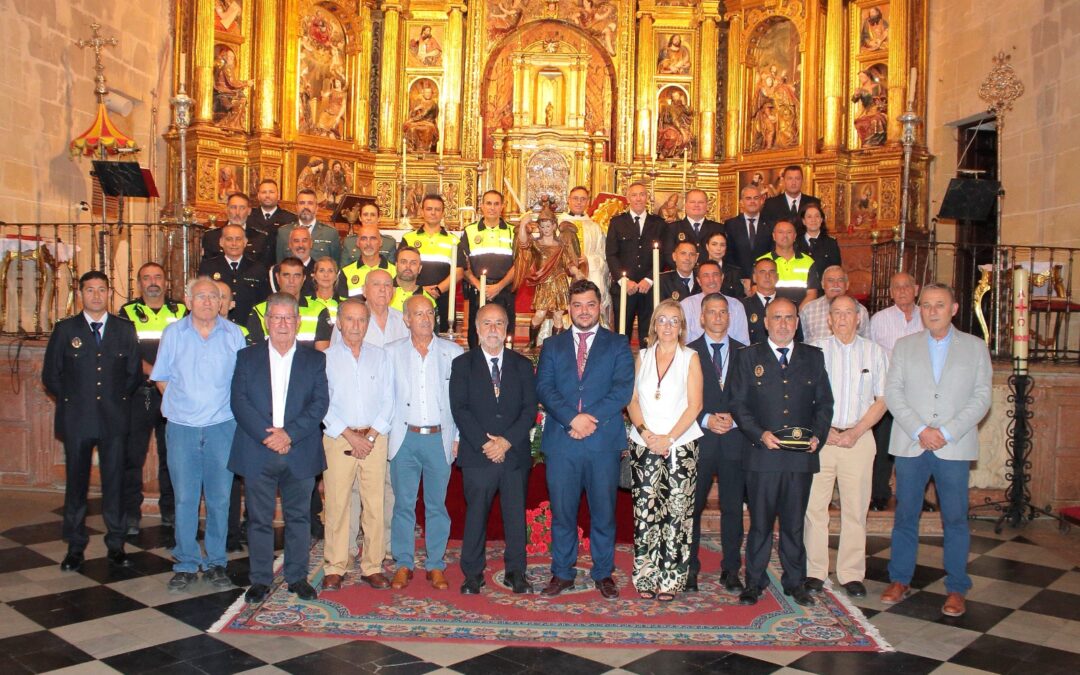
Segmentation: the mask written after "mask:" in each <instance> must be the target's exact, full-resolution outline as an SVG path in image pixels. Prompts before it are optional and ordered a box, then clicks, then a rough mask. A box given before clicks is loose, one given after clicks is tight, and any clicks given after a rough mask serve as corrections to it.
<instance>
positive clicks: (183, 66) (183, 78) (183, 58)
mask: <svg viewBox="0 0 1080 675" xmlns="http://www.w3.org/2000/svg"><path fill="white" fill-rule="evenodd" d="M185 71H187V52H180V91H184V85H185V84H186V83H187V77H186V76H185Z"/></svg>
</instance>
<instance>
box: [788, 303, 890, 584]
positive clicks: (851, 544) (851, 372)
mask: <svg viewBox="0 0 1080 675" xmlns="http://www.w3.org/2000/svg"><path fill="white" fill-rule="evenodd" d="M826 292H828V284H826ZM860 307H862V306H861V305H860V304H859V303H858V302H857V301H856V300H855V299H854V298H852V297H850V296H847V295H841V296H837V297H836V298H834V299H833V300H832V303H831V306H830V309H829V328H830V329H831V331H832V334H831V335H829V336H828V337H825V338H822V339H820V340H818V341H817V342H813V343H811V344H813V346H815V347H817V348H819V349H821V351H822V353H823V354H824V355H825V370H826V372H828V373H829V385H830V386H831V387H832V394H833V416H832V426H831V427H830V429H829V436H828V438H827V439H826V441H825V443H824V444H823V445H822V447H821V452H820V461H821V468H820V470H819V471H818V472H817V473H816V474H814V478H813V481H812V482H811V484H810V499H809V501H808V502H807V508H806V525H805V527H804V531H803V537H804V542H805V544H806V589H807V590H808V591H810V592H811V593H820V592H822V591H823V590H824V588H825V579H826V578H827V577H828V575H829V503H830V502H831V501H832V494H833V488H834V487H835V486H836V485H837V484H839V487H840V518H841V520H840V548H839V551H838V553H837V556H836V579H837V581H839V582H840V585H841V586H843V587H844V590H845V591H847V593H848V595H851V596H852V597H856V598H861V597H864V596H865V595H866V587H865V586H863V583H862V581H863V577H865V576H866V507H867V506H868V505H869V503H870V479H871V475H872V471H873V466H874V453H875V450H874V435H873V433H871V432H870V430H871V428H872V427H873V426H874V425H875V424H876V423H877V421H878V420H880V419H881V415H882V414H883V413H884V412H885V377H886V375H887V374H888V370H889V357H888V355H887V354H886V353H885V350H884V349H882V348H881V346H880V345H878V344H877V343H875V342H872V341H870V340H868V339H866V338H864V337H862V336H860V335H857V334H856V331H857V329H858V326H859V321H860V319H859V316H860V314H859V311H858V310H859V308H860Z"/></svg>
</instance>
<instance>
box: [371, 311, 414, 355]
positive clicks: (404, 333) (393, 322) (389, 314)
mask: <svg viewBox="0 0 1080 675" xmlns="http://www.w3.org/2000/svg"><path fill="white" fill-rule="evenodd" d="M407 337H409V329H408V327H407V326H406V325H405V319H404V318H403V317H402V315H401V312H399V311H398V310H396V309H394V308H393V307H388V308H387V309H386V328H379V322H378V321H376V320H375V315H374V314H371V315H370V317H369V318H368V326H367V334H366V335H364V344H365V345H374V346H376V347H383V346H385V345H387V344H390V343H391V342H393V341H394V340H400V339H401V338H407Z"/></svg>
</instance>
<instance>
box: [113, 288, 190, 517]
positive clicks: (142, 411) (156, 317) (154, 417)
mask: <svg viewBox="0 0 1080 675" xmlns="http://www.w3.org/2000/svg"><path fill="white" fill-rule="evenodd" d="M187 313H188V311H187V307H185V306H184V304H183V303H182V302H176V301H175V300H168V299H167V300H165V304H163V305H162V306H161V307H159V308H158V309H153V308H152V307H150V306H149V305H147V304H146V302H145V300H143V298H138V299H136V300H132V301H131V302H129V303H127V304H125V305H124V306H123V307H121V308H120V315H121V316H123V317H124V318H125V319H127V320H128V321H130V322H131V323H133V324H134V325H135V335H136V336H137V337H138V340H139V357H140V358H141V359H142V361H143V362H144V363H147V364H150V366H153V365H154V362H155V361H156V360H157V350H158V344H159V343H160V342H161V333H162V332H163V331H164V330H165V328H167V327H168V326H169V325H171V324H173V323H175V322H177V321H179V320H180V319H182V318H184V316H185V315H186V314H187ZM144 370H145V369H144ZM144 370H141V371H140V373H141V375H140V378H139V380H140V381H139V387H138V389H136V390H135V393H134V394H132V397H131V430H130V431H129V432H128V439H127V448H126V452H125V454H124V512H125V513H126V514H127V527H128V534H129V535H135V534H138V533H139V519H140V516H141V513H142V503H143V480H142V473H143V466H144V465H145V464H146V454H147V451H148V450H149V449H150V434H151V433H153V434H154V437H155V438H156V439H157V455H158V473H157V478H158V490H159V494H160V496H159V498H158V509H159V511H160V513H161V523H162V524H163V525H170V526H171V525H172V523H173V515H174V514H175V511H176V508H175V507H176V503H175V501H174V499H173V489H172V481H170V480H169V465H168V456H169V455H168V449H167V447H166V445H165V418H164V417H162V415H161V392H159V391H158V389H157V387H156V386H155V385H154V383H153V382H151V381H150V379H149V378H148V377H147V376H146V375H145V372H144Z"/></svg>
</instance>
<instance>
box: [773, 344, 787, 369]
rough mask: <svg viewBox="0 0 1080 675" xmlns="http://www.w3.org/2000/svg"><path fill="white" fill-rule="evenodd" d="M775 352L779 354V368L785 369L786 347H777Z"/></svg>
mask: <svg viewBox="0 0 1080 675" xmlns="http://www.w3.org/2000/svg"><path fill="white" fill-rule="evenodd" d="M776 351H778V352H780V367H781V368H787V353H788V347H777V348H776Z"/></svg>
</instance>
